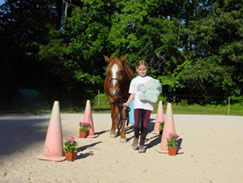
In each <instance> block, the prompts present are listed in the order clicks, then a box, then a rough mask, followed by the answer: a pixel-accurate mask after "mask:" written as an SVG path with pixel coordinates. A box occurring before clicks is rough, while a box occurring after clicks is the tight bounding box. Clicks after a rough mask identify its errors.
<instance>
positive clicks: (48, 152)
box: [37, 101, 65, 161]
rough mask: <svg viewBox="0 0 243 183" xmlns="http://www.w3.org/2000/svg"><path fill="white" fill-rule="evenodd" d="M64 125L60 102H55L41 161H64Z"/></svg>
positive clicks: (40, 156)
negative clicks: (62, 123)
mask: <svg viewBox="0 0 243 183" xmlns="http://www.w3.org/2000/svg"><path fill="white" fill-rule="evenodd" d="M62 138H63V137H62V125H61V116H60V108H59V102H58V101H55V102H54V104H53V108H52V112H51V118H50V121H49V126H48V130H47V134H46V141H45V145H44V150H43V154H42V155H39V156H37V158H38V159H39V160H48V161H64V160H65V156H64V153H63V139H62Z"/></svg>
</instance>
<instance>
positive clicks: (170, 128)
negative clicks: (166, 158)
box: [158, 103, 175, 153]
mask: <svg viewBox="0 0 243 183" xmlns="http://www.w3.org/2000/svg"><path fill="white" fill-rule="evenodd" d="M170 133H175V124H174V117H173V112H172V107H171V103H168V104H167V109H166V116H165V124H164V130H163V135H162V137H161V144H160V148H159V150H158V152H160V153H168V147H167V138H169V134H170Z"/></svg>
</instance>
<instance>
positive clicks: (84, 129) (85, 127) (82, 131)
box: [79, 121, 89, 138]
mask: <svg viewBox="0 0 243 183" xmlns="http://www.w3.org/2000/svg"><path fill="white" fill-rule="evenodd" d="M79 126H80V128H79V137H80V138H86V137H87V136H88V131H89V124H88V123H86V122H82V121H81V122H79Z"/></svg>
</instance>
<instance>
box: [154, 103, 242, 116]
mask: <svg viewBox="0 0 243 183" xmlns="http://www.w3.org/2000/svg"><path fill="white" fill-rule="evenodd" d="M163 110H164V113H165V112H166V105H163ZM172 110H173V113H174V114H209V115H237V116H243V105H236V104H235V105H231V106H230V108H229V114H228V106H220V105H206V106H201V105H179V104H172ZM154 112H157V107H156V106H155V108H154Z"/></svg>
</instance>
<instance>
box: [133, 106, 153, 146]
mask: <svg viewBox="0 0 243 183" xmlns="http://www.w3.org/2000/svg"><path fill="white" fill-rule="evenodd" d="M150 114H151V111H150V110H145V109H134V121H135V124H134V128H135V129H134V136H135V138H138V137H139V132H141V137H140V143H139V145H140V146H143V145H144V142H145V139H146V135H147V133H148V123H149V119H150Z"/></svg>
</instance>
